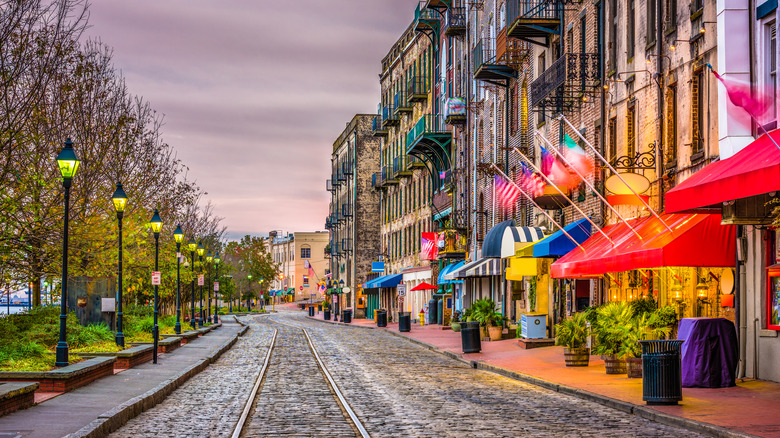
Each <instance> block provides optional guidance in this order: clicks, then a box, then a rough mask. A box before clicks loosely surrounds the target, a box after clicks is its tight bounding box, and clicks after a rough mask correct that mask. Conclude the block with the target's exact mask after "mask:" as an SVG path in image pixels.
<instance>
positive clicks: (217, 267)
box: [213, 253, 222, 324]
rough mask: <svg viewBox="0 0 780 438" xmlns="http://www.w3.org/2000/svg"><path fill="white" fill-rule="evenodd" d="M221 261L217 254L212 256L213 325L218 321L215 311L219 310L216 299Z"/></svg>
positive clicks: (217, 299)
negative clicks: (213, 272)
mask: <svg viewBox="0 0 780 438" xmlns="http://www.w3.org/2000/svg"><path fill="white" fill-rule="evenodd" d="M221 261H222V259H221V258H219V253H217V255H216V256H214V265H215V266H216V269H215V270H216V272H215V274H214V285H213V287H214V323H215V324H216V323H217V322H218V321H219V318H218V317H217V311H218V310H219V298H217V292H219V262H221Z"/></svg>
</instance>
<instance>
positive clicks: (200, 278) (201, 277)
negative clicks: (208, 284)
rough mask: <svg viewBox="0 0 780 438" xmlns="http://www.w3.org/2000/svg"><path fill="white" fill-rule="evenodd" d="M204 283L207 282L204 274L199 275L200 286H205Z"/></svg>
mask: <svg viewBox="0 0 780 438" xmlns="http://www.w3.org/2000/svg"><path fill="white" fill-rule="evenodd" d="M204 284H205V281H204V275H203V274H200V275H198V286H203V285H204Z"/></svg>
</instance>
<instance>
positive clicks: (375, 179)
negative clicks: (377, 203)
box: [371, 172, 385, 189]
mask: <svg viewBox="0 0 780 438" xmlns="http://www.w3.org/2000/svg"><path fill="white" fill-rule="evenodd" d="M371 187H373V188H375V189H384V188H385V184H384V181H383V180H382V172H376V173H375V174H373V175H371Z"/></svg>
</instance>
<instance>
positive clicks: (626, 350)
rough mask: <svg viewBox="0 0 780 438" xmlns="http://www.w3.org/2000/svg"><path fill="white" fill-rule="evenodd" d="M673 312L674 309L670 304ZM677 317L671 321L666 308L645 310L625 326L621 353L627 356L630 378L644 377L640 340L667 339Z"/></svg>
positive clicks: (627, 368)
mask: <svg viewBox="0 0 780 438" xmlns="http://www.w3.org/2000/svg"><path fill="white" fill-rule="evenodd" d="M669 309H671V311H672V314H674V309H673V308H672V307H671V306H669ZM675 321H676V317H673V319H672V320H671V321H670V320H669V318H668V310H666V308H661V309H656V310H654V311H652V312H643V313H641V314H639V315H636V316H635V317H634V318H633V319H632V320H631V323H630V324H629V325H628V326H626V327H625V333H624V343H623V347H622V349H621V355H624V356H625V358H626V370H627V373H628V377H629V378H640V377H642V347H641V345H640V344H639V341H640V340H648V339H666V338H667V337H668V336H669V334H670V333H671V331H672V328H671V325H673V324H674V322H675Z"/></svg>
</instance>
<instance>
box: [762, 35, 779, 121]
mask: <svg viewBox="0 0 780 438" xmlns="http://www.w3.org/2000/svg"><path fill="white" fill-rule="evenodd" d="M765 29H766V52H767V53H766V57H765V58H764V59H766V76H765V81H766V99H767V100H769V102H768V105H767V112H766V118H765V120H766V123H767V125H765V126H764V128H765V129H766V130H772V129H775V128H776V127H777V25H776V24H775V23H774V22H772V23H770V24H768V25H767V26H766V28H765Z"/></svg>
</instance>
